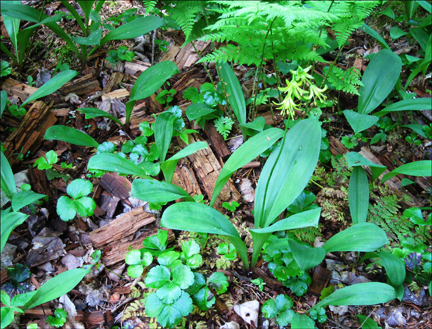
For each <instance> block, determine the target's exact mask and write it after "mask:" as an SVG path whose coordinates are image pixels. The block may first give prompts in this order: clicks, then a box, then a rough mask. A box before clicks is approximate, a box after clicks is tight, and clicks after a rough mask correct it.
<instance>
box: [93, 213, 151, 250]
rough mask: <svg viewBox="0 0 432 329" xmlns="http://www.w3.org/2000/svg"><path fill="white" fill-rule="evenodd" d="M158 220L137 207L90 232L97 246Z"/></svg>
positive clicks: (133, 232)
mask: <svg viewBox="0 0 432 329" xmlns="http://www.w3.org/2000/svg"><path fill="white" fill-rule="evenodd" d="M155 220H156V218H155V217H153V215H151V214H148V213H146V212H145V211H144V209H143V207H137V208H135V209H132V210H131V211H129V212H127V213H125V214H123V215H121V216H119V217H117V218H116V219H114V220H113V221H112V222H110V223H109V224H107V225H104V226H102V227H101V228H99V229H97V230H95V231H93V232H90V241H91V242H92V243H93V245H94V246H95V247H96V248H99V247H101V246H103V245H105V244H109V243H111V242H118V241H119V240H120V239H121V238H123V237H126V236H129V235H131V234H135V232H136V231H138V230H139V229H140V228H141V227H143V226H145V225H148V224H150V223H152V222H154V221H155Z"/></svg>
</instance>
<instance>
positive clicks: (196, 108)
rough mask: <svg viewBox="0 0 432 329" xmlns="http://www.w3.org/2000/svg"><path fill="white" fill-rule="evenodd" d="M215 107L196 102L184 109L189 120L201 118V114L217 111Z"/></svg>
mask: <svg viewBox="0 0 432 329" xmlns="http://www.w3.org/2000/svg"><path fill="white" fill-rule="evenodd" d="M217 110H218V109H217V108H211V107H209V106H207V105H206V104H203V103H198V104H192V105H189V106H188V108H187V109H186V116H187V118H188V119H189V121H192V120H195V119H198V118H201V117H203V116H206V115H208V114H211V113H213V112H215V111H217Z"/></svg>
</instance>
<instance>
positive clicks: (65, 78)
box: [21, 70, 78, 106]
mask: <svg viewBox="0 0 432 329" xmlns="http://www.w3.org/2000/svg"><path fill="white" fill-rule="evenodd" d="M77 74H78V72H77V71H73V70H67V71H63V72H60V73H59V74H57V75H56V76H54V77H53V78H51V79H50V80H49V81H48V82H46V83H44V84H43V85H42V86H41V87H40V88H38V90H36V91H35V92H34V93H33V94H31V95H30V97H29V98H27V99H26V100H25V102H24V103H22V105H21V106H24V105H26V104H27V103H29V102H32V101H34V100H36V99H39V98H42V97H45V96H48V95H51V94H52V93H54V92H55V91H57V90H58V89H60V88H61V87H63V85H64V84H66V83H67V82H69V81H70V80H72V79H73V78H74V77H75V76H76V75H77Z"/></svg>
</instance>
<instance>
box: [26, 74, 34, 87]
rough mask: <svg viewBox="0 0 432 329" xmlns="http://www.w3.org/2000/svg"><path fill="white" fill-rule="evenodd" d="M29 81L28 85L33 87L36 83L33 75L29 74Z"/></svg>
mask: <svg viewBox="0 0 432 329" xmlns="http://www.w3.org/2000/svg"><path fill="white" fill-rule="evenodd" d="M27 83H28V85H29V86H30V87H31V86H34V84H35V82H34V81H33V77H32V76H31V75H29V76H28V77H27Z"/></svg>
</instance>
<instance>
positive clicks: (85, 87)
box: [60, 74, 101, 96]
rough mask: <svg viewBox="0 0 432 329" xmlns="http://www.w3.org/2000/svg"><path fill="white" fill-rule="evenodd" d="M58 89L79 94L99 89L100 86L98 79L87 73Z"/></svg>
mask: <svg viewBox="0 0 432 329" xmlns="http://www.w3.org/2000/svg"><path fill="white" fill-rule="evenodd" d="M60 91H61V92H62V93H64V94H70V93H74V94H77V95H79V96H80V95H85V94H93V93H95V92H97V91H101V87H100V84H99V81H97V80H96V78H95V77H94V76H93V75H92V74H87V75H85V76H83V77H81V78H78V79H75V80H73V81H70V82H68V83H66V84H65V85H64V86H63V87H62V88H61V89H60Z"/></svg>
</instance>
